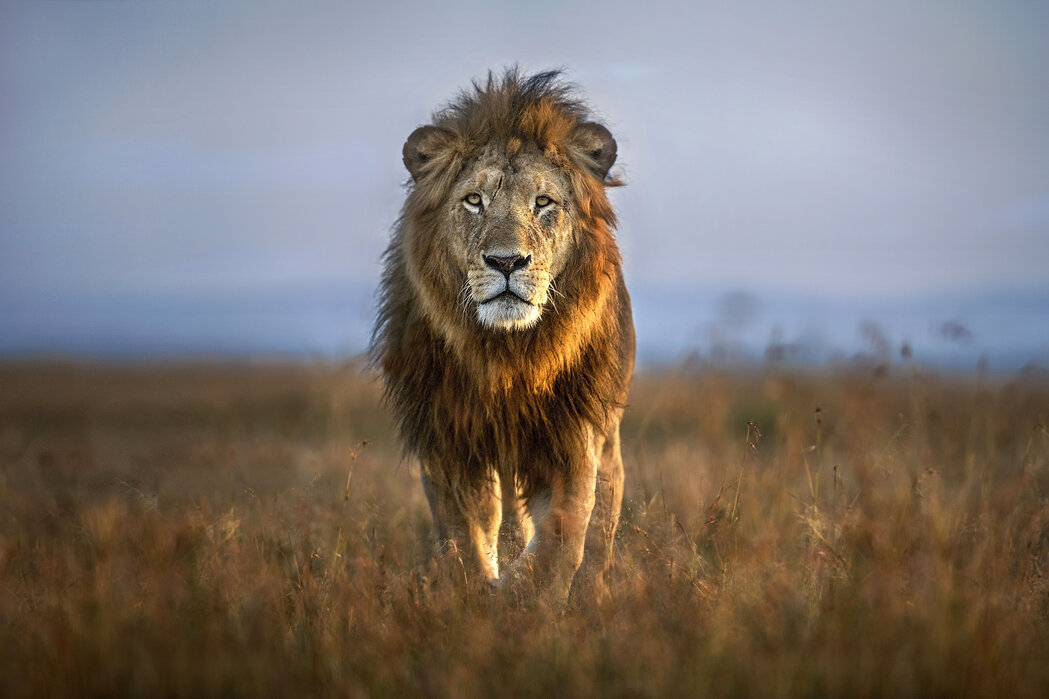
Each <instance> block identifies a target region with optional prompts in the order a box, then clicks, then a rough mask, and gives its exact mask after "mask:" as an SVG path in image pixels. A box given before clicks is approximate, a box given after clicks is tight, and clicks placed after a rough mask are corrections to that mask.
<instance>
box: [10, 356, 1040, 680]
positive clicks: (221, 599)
mask: <svg viewBox="0 0 1049 699" xmlns="http://www.w3.org/2000/svg"><path fill="white" fill-rule="evenodd" d="M1047 417H1049V386H1046V385H1045V384H1044V383H1043V384H1038V383H1034V382H1029V381H1028V382H1025V381H1022V380H1019V379H1014V380H991V379H979V378H974V377H962V378H956V379H950V378H937V377H935V376H929V375H922V374H920V373H917V372H910V373H906V375H903V376H895V375H890V376H888V377H883V378H875V377H873V376H871V375H869V374H863V373H849V372H844V371H842V372H827V373H821V374H790V373H782V372H777V371H774V370H771V369H769V370H756V371H755V372H753V373H750V374H746V373H738V374H737V373H730V372H718V371H713V370H710V371H696V372H692V371H684V370H683V371H681V372H677V373H672V374H662V375H659V374H648V375H642V376H640V377H639V378H638V379H637V381H636V382H635V386H634V389H633V392H632V394H631V400H630V409H629V411H628V414H627V418H626V420H625V422H624V425H623V443H624V449H625V453H624V458H625V461H626V466H627V492H626V497H625V502H624V515H623V521H622V526H621V530H620V533H619V536H618V537H617V544H616V545H617V559H616V566H615V569H614V571H613V576H612V581H611V587H612V591H613V598H612V600H611V601H610V602H608V603H607V604H604V605H602V606H594V605H590V604H587V603H585V602H581V603H578V604H576V605H573V606H571V607H570V608H569V609H567V610H563V611H561V610H553V609H547V608H544V607H542V606H535V605H532V606H530V607H527V608H515V607H505V606H500V605H498V604H493V603H492V602H491V601H490V600H488V599H482V598H476V597H464V596H463V595H462V594H461V593H460V592H459V590H458V588H456V587H455V586H454V585H453V584H450V583H449V582H448V581H447V580H445V579H443V578H441V577H440V576H439V575H438V574H437V569H438V566H437V563H436V562H435V561H434V560H433V558H432V551H431V543H430V542H431V539H430V536H431V533H430V524H429V514H428V511H427V508H426V504H425V499H424V497H423V495H422V492H421V488H420V487H419V485H418V483H417V473H416V470H417V469H416V467H415V466H414V465H413V464H411V463H406V462H402V461H401V459H400V457H399V455H398V451H397V448H396V446H395V444H394V441H393V435H392V434H391V428H390V423H389V420H388V418H387V416H386V414H385V413H384V412H383V411H382V410H381V408H380V407H379V400H378V389H377V386H376V384H375V383H374V381H372V380H370V379H369V378H367V377H364V376H362V374H361V373H360V370H359V367H357V366H356V365H353V364H348V365H343V366H326V365H325V366H262V365H256V366H250V365H240V366H236V365H231V366H166V367H141V366H140V367H113V366H110V367H106V366H70V365H57V364H56V365H48V364H20V365H8V366H5V367H2V368H0V622H2V624H0V647H3V648H4V652H3V653H0V695H3V696H7V697H18V696H32V697H49V696H91V695H95V696H97V695H107V696H113V695H130V696H141V695H148V696H153V695H165V696H195V697H196V696H216V695H223V696H282V697H283V696H319V697H326V696H339V697H341V696H349V697H358V696H361V697H363V696H442V695H448V696H457V697H460V696H461V697H469V696H492V695H498V694H503V693H508V694H511V695H520V696H553V695H557V696H588V695H598V694H600V695H605V696H660V697H661V696H679V695H691V696H707V695H741V694H743V695H755V696H763V697H777V696H799V695H807V696H824V695H828V696H842V695H852V696H854V695H863V696H936V695H952V696H954V695H962V696H983V695H993V696H1044V693H1045V691H1046V688H1049V663H1047V662H1046V659H1047V658H1049V499H1047V494H1049V435H1047V432H1046V426H1045V425H1046V419H1047Z"/></svg>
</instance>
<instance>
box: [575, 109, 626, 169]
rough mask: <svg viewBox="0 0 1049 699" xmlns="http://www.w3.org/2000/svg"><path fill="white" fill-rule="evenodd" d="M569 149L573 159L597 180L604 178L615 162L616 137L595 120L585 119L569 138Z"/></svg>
mask: <svg viewBox="0 0 1049 699" xmlns="http://www.w3.org/2000/svg"><path fill="white" fill-rule="evenodd" d="M569 149H570V150H571V154H572V158H573V160H575V161H576V162H577V163H578V164H580V165H582V166H584V167H585V168H586V169H587V170H589V171H590V172H592V173H593V174H594V176H595V177H597V179H599V180H603V179H605V175H607V174H608V171H609V170H611V169H612V165H613V164H614V163H615V162H616V139H614V138H612V134H611V132H609V130H608V129H606V128H605V127H604V126H602V125H601V124H598V123H597V122H593V121H587V122H584V123H582V124H580V125H579V126H577V127H575V129H573V130H572V135H571V136H570V138H569Z"/></svg>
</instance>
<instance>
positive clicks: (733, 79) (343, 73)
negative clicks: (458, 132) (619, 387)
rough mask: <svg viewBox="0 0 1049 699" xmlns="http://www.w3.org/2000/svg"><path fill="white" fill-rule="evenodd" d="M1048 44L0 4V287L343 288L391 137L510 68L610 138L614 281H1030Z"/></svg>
mask: <svg viewBox="0 0 1049 699" xmlns="http://www.w3.org/2000/svg"><path fill="white" fill-rule="evenodd" d="M1047 36H1049V5H1047V4H1046V3H1021V2H1000V1H999V2H983V3H977V2H956V1H953V0H952V1H944V2H934V1H928V2H901V3H895V2H871V3H850V2H825V3H824V2H813V3H807V2H792V3H778V2H777V3H773V2H768V3H746V2H741V3H722V4H721V6H720V7H718V6H714V5H713V4H708V3H702V2H699V3H694V4H691V5H689V4H686V3H659V2H648V3H639V2H629V3H625V2H624V3H617V2H595V3H559V2H544V1H543V0H536V1H533V2H530V3H516V2H514V3H511V2H505V3H495V2H454V1H449V2H442V3H418V4H409V3H401V2H381V3H360V4H357V3H351V2H344V3H335V2H331V3H311V2H305V3H303V2H295V3H291V2H287V3H274V2H244V3H237V2H215V3H211V2H208V3H205V2H89V1H88V2H14V1H11V0H0V236H2V238H0V296H2V297H6V300H7V302H8V309H10V307H11V306H12V305H13V304H28V305H32V304H34V303H39V302H41V301H42V300H48V301H51V302H54V303H67V304H68V303H72V304H75V303H76V301H77V299H82V298H95V297H105V298H109V299H118V301H115V302H114V303H117V304H118V305H119V299H121V298H134V297H136V295H152V296H154V297H163V296H164V295H172V294H174V295H177V294H184V293H190V292H191V293H194V294H203V295H205V296H206V295H207V294H209V293H215V294H222V293H225V292H228V291H229V290H244V289H249V290H251V289H260V290H262V289H275V288H292V287H295V286H296V285H302V284H318V283H331V284H348V285H356V287H360V288H369V287H370V286H372V285H373V284H374V282H375V279H376V277H377V274H378V264H379V256H380V254H381V250H382V248H383V246H384V242H385V239H386V236H387V232H388V230H389V227H390V225H391V223H392V222H393V220H394V219H395V218H396V216H397V213H398V209H399V206H400V203H401V201H402V199H403V194H404V190H403V184H404V181H405V179H406V173H405V172H404V171H403V166H402V165H401V159H400V151H401V145H402V143H403V141H404V139H405V137H406V136H407V135H408V134H409V133H410V132H411V131H412V129H413V128H415V127H416V126H418V125H419V124H422V123H425V122H426V121H427V119H428V116H429V114H430V112H431V111H432V110H433V109H434V108H435V107H438V106H439V105H440V104H441V103H442V102H443V101H445V100H447V99H449V98H450V97H451V96H453V95H454V93H455V92H456V91H457V90H458V89H460V88H461V87H464V86H466V85H468V83H469V80H470V79H471V78H474V77H480V76H483V75H484V74H485V72H486V71H487V70H488V69H489V68H494V69H496V70H498V69H500V68H501V67H503V66H506V65H509V64H513V63H519V64H520V65H521V66H522V67H524V68H526V69H529V70H533V69H540V68H548V67H552V66H563V67H565V68H566V69H567V72H568V77H569V78H570V79H571V80H573V81H574V82H577V83H578V84H579V85H581V86H582V88H583V90H584V92H585V94H586V96H587V98H588V99H589V101H590V102H591V104H592V105H593V107H594V108H595V110H596V112H597V113H598V114H599V115H600V116H601V117H602V118H603V119H604V121H605V123H606V124H608V126H609V127H610V128H611V130H612V131H613V133H614V134H615V135H616V138H617V140H618V142H619V153H620V159H619V163H618V166H619V168H620V170H621V173H622V174H623V176H624V177H625V179H626V180H627V182H628V186H627V187H625V188H623V189H620V190H617V191H616V192H615V193H614V195H613V198H614V201H615V203H616V204H617V206H618V208H619V210H620V218H621V226H620V231H619V237H620V241H621V245H622V247H623V249H624V254H625V257H626V260H627V274H628V282H629V283H630V284H631V285H632V286H633V287H635V288H636V289H638V290H639V291H640V292H641V293H640V294H635V295H638V296H639V297H643V296H644V290H645V289H656V288H660V289H665V288H671V289H690V288H695V289H702V290H705V291H708V292H709V291H710V290H725V291H731V290H746V291H753V292H755V293H773V294H775V293H781V292H782V293H800V294H809V295H815V296H829V297H836V298H855V299H859V300H869V299H877V298H894V299H899V298H901V297H902V298H906V297H907V296H908V295H913V294H928V293H945V294H952V293H960V292H965V293H972V292H981V293H982V292H1002V291H1030V290H1035V291H1040V292H1044V291H1046V290H1049V272H1047V267H1049V70H1047V68H1046V67H1047V66H1049V41H1047V40H1046V37H1047ZM27 307H28V306H27ZM643 310H644V309H643V308H640V309H638V313H641V312H642V311H643ZM1047 315H1049V311H1047Z"/></svg>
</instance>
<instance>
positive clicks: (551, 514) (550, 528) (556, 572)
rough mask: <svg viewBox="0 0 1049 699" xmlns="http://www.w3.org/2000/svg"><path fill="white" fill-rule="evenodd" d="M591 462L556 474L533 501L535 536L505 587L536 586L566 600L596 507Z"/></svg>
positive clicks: (554, 598)
mask: <svg viewBox="0 0 1049 699" xmlns="http://www.w3.org/2000/svg"><path fill="white" fill-rule="evenodd" d="M596 477H597V469H596V466H595V465H594V464H593V463H587V464H579V465H578V467H577V468H576V469H574V470H572V471H571V472H569V474H558V475H556V476H555V477H554V478H553V479H552V482H551V483H550V485H549V487H548V488H547V489H544V490H542V491H540V492H539V493H537V494H536V495H535V496H533V497H532V498H531V500H530V501H529V510H530V512H531V515H532V519H533V520H534V524H535V534H534V535H533V536H532V540H531V541H530V542H529V543H528V546H527V548H525V551H524V553H523V554H521V557H520V558H519V559H518V560H517V561H515V562H514V564H513V565H512V566H511V568H510V570H509V571H508V572H507V574H506V576H505V577H504V578H503V581H502V582H503V585H504V586H509V587H511V588H513V589H514V590H515V591H521V588H522V587H525V588H527V587H532V588H533V589H535V590H537V591H539V592H540V593H541V594H542V595H543V596H546V597H548V598H549V599H551V600H552V601H554V602H555V603H557V604H562V603H564V602H565V601H567V599H568V592H569V589H570V588H571V585H572V578H573V577H574V576H575V573H576V570H577V569H578V568H579V564H580V563H581V562H582V560H583V550H584V547H585V545H586V528H587V523H588V522H589V520H590V513H591V511H592V510H593V508H594V483H595V479H596Z"/></svg>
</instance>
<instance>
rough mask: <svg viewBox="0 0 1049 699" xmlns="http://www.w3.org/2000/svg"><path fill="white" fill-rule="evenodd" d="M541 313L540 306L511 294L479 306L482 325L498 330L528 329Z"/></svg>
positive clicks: (479, 318) (537, 320)
mask: <svg viewBox="0 0 1049 699" xmlns="http://www.w3.org/2000/svg"><path fill="white" fill-rule="evenodd" d="M539 314H540V310H539V307H538V306H533V305H532V304H530V303H525V302H524V301H522V300H521V299H519V298H516V297H513V296H509V295H507V296H500V297H499V298H497V299H493V300H491V301H489V302H487V303H482V304H478V306H477V319H478V320H479V321H481V325H484V326H487V327H489V328H496V329H497V330H527V329H528V328H530V327H532V326H533V325H535V324H536V323H537V322H539Z"/></svg>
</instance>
